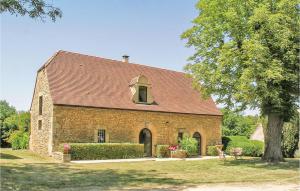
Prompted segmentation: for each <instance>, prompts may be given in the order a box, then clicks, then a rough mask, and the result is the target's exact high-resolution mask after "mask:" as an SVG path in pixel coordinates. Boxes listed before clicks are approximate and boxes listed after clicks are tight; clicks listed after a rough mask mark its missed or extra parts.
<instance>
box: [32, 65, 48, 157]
mask: <svg viewBox="0 0 300 191" xmlns="http://www.w3.org/2000/svg"><path fill="white" fill-rule="evenodd" d="M40 96H42V99H43V104H42V105H43V107H42V115H40V114H39V97H40ZM30 114H31V128H30V142H29V148H30V150H33V151H35V152H37V153H39V154H41V155H51V153H52V145H53V144H52V142H53V141H52V137H53V136H52V116H53V103H52V99H51V95H50V90H49V84H48V80H47V73H46V71H45V69H42V70H40V71H39V72H38V74H37V79H36V84H35V89H34V94H33V98H32V103H31V109H30ZM39 120H40V121H41V129H39V124H38V123H39Z"/></svg>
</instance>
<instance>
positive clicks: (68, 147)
mask: <svg viewBox="0 0 300 191" xmlns="http://www.w3.org/2000/svg"><path fill="white" fill-rule="evenodd" d="M70 149H71V148H70V145H69V144H64V154H69V151H70Z"/></svg>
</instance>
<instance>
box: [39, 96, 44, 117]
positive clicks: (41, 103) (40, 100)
mask: <svg viewBox="0 0 300 191" xmlns="http://www.w3.org/2000/svg"><path fill="white" fill-rule="evenodd" d="M39 115H43V96H42V95H40V96H39Z"/></svg>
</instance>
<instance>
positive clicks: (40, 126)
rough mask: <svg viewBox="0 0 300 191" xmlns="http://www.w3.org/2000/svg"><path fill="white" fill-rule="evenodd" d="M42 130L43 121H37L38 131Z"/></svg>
mask: <svg viewBox="0 0 300 191" xmlns="http://www.w3.org/2000/svg"><path fill="white" fill-rule="evenodd" d="M42 129H43V121H42V120H41V119H39V120H38V130H42Z"/></svg>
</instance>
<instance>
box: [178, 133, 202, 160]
mask: <svg viewBox="0 0 300 191" xmlns="http://www.w3.org/2000/svg"><path fill="white" fill-rule="evenodd" d="M197 145H198V142H197V140H196V139H194V138H192V137H188V136H184V137H183V139H182V140H181V141H180V147H181V149H183V150H185V151H186V152H187V155H188V156H196V155H198V146H197Z"/></svg>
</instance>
